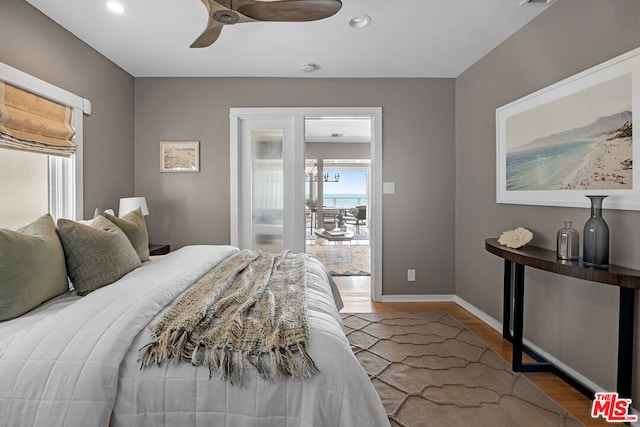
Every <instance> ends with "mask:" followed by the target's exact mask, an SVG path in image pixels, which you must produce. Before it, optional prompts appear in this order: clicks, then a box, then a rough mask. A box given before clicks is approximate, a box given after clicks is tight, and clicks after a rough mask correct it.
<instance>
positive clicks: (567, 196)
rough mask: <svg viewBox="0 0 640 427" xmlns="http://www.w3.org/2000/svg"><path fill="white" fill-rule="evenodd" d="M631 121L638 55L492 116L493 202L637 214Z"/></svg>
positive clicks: (638, 110)
mask: <svg viewBox="0 0 640 427" xmlns="http://www.w3.org/2000/svg"><path fill="white" fill-rule="evenodd" d="M638 114H640V48H638V49H634V50H632V51H630V52H627V53H625V54H623V55H620V56H618V57H616V58H613V59H611V60H609V61H606V62H604V63H602V64H599V65H596V66H594V67H592V68H590V69H588V70H586V71H583V72H581V73H578V74H576V75H574V76H571V77H568V78H566V79H564V80H562V81H560V82H558V83H555V84H553V85H550V86H548V87H546V88H543V89H540V90H538V91H537V92H534V93H532V94H530V95H527V96H525V97H523V98H520V99H518V100H515V101H513V102H511V103H509V104H507V105H504V106H502V107H500V108H498V109H496V202H497V203H513V204H524V205H544V206H569V207H585V208H586V207H589V206H590V202H589V199H588V198H587V197H586V196H587V195H606V196H608V197H607V199H605V205H604V207H605V208H606V209H625V210H640V166H638V164H639V163H638V161H640V160H639V159H640V146H638V144H640V137H636V136H635V135H634V134H633V123H634V122H637V118H638ZM634 166H636V167H635V168H634Z"/></svg>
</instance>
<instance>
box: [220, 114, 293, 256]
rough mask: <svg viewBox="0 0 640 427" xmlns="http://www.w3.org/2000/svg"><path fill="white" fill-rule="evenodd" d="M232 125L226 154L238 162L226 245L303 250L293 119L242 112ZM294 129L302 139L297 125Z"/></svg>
mask: <svg viewBox="0 0 640 427" xmlns="http://www.w3.org/2000/svg"><path fill="white" fill-rule="evenodd" d="M235 124H236V125H237V132H238V135H237V139H236V142H237V143H236V144H235V147H236V150H237V152H236V153H233V152H232V156H231V157H232V158H236V162H237V163H236V164H237V165H238V170H237V178H238V179H237V189H236V194H237V212H235V213H234V212H233V210H234V207H233V206H232V212H231V215H232V224H233V221H234V216H235V218H237V226H236V227H234V226H233V225H232V236H231V237H232V238H231V241H232V244H234V245H236V246H238V247H240V248H253V249H262V250H263V251H267V252H275V253H277V252H280V251H282V250H283V249H290V250H291V251H293V252H304V225H303V224H304V223H303V222H302V221H304V217H303V215H304V211H303V208H304V192H302V194H301V192H300V189H299V188H298V187H299V186H300V184H299V183H300V182H302V183H304V148H303V149H300V144H299V143H298V144H297V143H296V118H295V117H294V116H267V117H254V116H243V117H238V118H237V120H235ZM298 133H299V134H300V135H301V137H302V138H304V132H303V131H302V129H301V130H300V132H298ZM232 146H233V144H232ZM232 151H233V147H232ZM232 161H233V160H232ZM232 170H233V168H232ZM297 177H302V178H297ZM232 192H233V190H232ZM234 228H235V230H234ZM301 230H302V231H301ZM234 233H235V234H236V235H235V236H234Z"/></svg>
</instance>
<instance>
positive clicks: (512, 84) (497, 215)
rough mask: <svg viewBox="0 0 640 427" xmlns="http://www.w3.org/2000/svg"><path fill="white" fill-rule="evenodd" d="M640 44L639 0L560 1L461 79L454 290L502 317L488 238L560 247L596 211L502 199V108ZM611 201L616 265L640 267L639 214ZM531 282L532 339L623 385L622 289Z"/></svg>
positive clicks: (543, 277) (497, 271)
mask: <svg viewBox="0 0 640 427" xmlns="http://www.w3.org/2000/svg"><path fill="white" fill-rule="evenodd" d="M638 46H640V2H638V1H637V0H612V1H601V0H561V1H559V2H557V3H556V4H554V5H553V6H552V7H551V8H549V9H548V10H547V11H545V12H544V13H542V14H541V15H540V16H538V17H537V18H536V19H535V20H534V21H532V22H531V23H530V24H529V25H527V26H526V27H524V28H523V29H522V30H520V31H519V32H517V33H516V34H515V35H514V36H512V37H511V38H509V39H508V40H507V41H506V42H504V43H503V44H502V45H500V46H499V47H498V48H496V49H495V50H493V51H492V52H491V53H489V54H488V55H487V56H485V57H484V58H482V59H481V60H480V61H478V62H477V63H476V64H475V65H473V66H472V67H471V68H470V69H468V70H467V71H466V72H464V73H463V74H462V75H461V76H459V77H458V78H457V79H456V234H455V235H456V239H455V240H456V248H455V252H456V263H455V267H456V288H455V289H456V294H458V295H459V296H460V297H462V298H463V299H465V300H466V301H468V302H470V303H471V304H473V305H475V306H476V307H478V308H480V309H481V310H483V311H485V312H486V313H488V314H490V315H491V316H493V317H494V318H496V319H501V318H502V315H501V308H502V269H503V261H502V259H500V258H498V257H496V256H494V255H491V254H489V253H488V252H486V251H485V250H484V240H485V239H486V238H488V237H497V236H498V235H499V234H500V233H501V232H502V231H504V230H509V229H512V228H514V227H516V226H524V227H526V228H529V229H530V230H532V231H533V232H534V235H535V238H534V241H533V244H535V245H538V246H542V247H546V248H548V249H554V248H555V236H556V231H557V230H558V229H559V228H561V227H562V225H563V220H573V222H574V227H575V228H577V229H579V230H580V232H581V235H582V227H583V225H584V223H585V222H586V220H587V219H588V217H589V210H588V209H573V208H557V207H539V206H519V205H505V204H500V205H499V204H496V202H495V200H496V190H495V183H496V180H495V167H496V160H495V146H496V138H495V110H496V108H498V107H500V106H502V105H505V104H507V103H509V102H511V101H513V100H515V99H518V98H520V97H522V96H525V95H527V94H529V93H532V92H535V91H536V90H538V89H541V88H543V87H546V86H548V85H550V84H552V83H555V82H557V81H559V80H562V79H564V78H566V77H569V76H571V75H573V74H575V73H578V72H580V71H583V70H585V69H587V68H590V67H592V66H594V65H597V64H599V63H601V62H604V61H606V60H609V59H611V58H613V57H615V56H617V55H620V54H622V53H624V52H627V51H629V50H632V49H634V48H637V47H638ZM604 207H605V212H604V217H605V219H606V221H607V222H608V224H609V227H610V230H611V258H610V261H611V262H612V263H614V264H620V265H625V266H628V267H632V268H640V257H638V255H639V254H640V226H639V225H638V224H640V212H633V211H612V210H606V201H605V204H604ZM525 283H526V286H525V302H526V304H525V331H524V332H525V338H527V339H530V340H531V341H533V342H534V343H535V344H537V345H539V346H540V347H542V348H543V349H544V350H546V351H548V352H550V353H551V354H552V355H554V356H555V357H557V358H558V359H560V360H561V361H563V362H564V363H567V364H568V365H569V366H571V367H572V368H574V369H575V370H577V371H578V372H580V373H582V374H583V375H585V376H587V377H588V378H590V379H591V380H592V381H595V382H596V383H597V384H599V385H601V386H603V387H606V388H608V389H609V390H614V387H615V372H616V371H615V369H616V354H617V353H616V345H617V313H618V308H617V307H618V306H617V301H618V290H617V289H616V288H615V287H610V286H606V285H599V284H593V283H590V282H585V281H579V280H573V279H569V278H564V277H561V276H557V275H553V274H548V273H544V272H539V271H536V270H533V269H528V270H527V273H526V278H525ZM636 330H640V329H638V326H636ZM637 336H638V335H637V333H636V337H637ZM635 352H636V353H635V354H636V364H637V361H638V359H639V358H640V352H639V351H638V349H637V348H636V350H635ZM636 368H638V367H636ZM635 378H636V379H637V378H638V370H637V369H636V374H635ZM635 383H636V384H635V389H634V390H635V399H636V400H637V399H638V396H640V394H639V390H638V384H637V383H638V381H637V380H636V381H635Z"/></svg>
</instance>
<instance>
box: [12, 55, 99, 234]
mask: <svg viewBox="0 0 640 427" xmlns="http://www.w3.org/2000/svg"><path fill="white" fill-rule="evenodd" d="M0 81H2V82H6V83H8V84H10V85H13V86H15V87H18V88H21V89H23V90H25V91H29V92H31V93H34V94H36V95H38V96H40V97H44V98H47V99H50V100H53V101H55V102H57V103H60V104H63V105H66V106H69V107H71V109H72V126H73V127H74V128H75V131H76V133H75V137H74V142H75V143H76V144H77V146H78V147H77V149H76V152H75V154H71V155H70V156H69V157H59V156H53V155H48V154H43V153H31V152H26V151H20V150H12V149H7V148H0V201H1V203H0V227H2V228H11V229H15V228H18V227H20V226H22V225H25V224H28V223H29V222H31V221H33V220H34V219H36V218H38V217H39V216H40V215H42V214H44V213H46V212H49V213H50V214H51V216H53V218H54V220H57V219H58V218H61V217H64V218H71V219H79V218H80V217H81V216H82V211H83V206H82V188H83V185H82V130H83V127H82V120H83V113H84V114H90V113H91V103H90V102H89V101H88V100H86V99H83V98H80V97H78V96H76V95H74V94H72V93H70V92H67V91H66V90H63V89H60V88H58V87H56V86H53V85H51V84H49V83H47V82H44V81H42V80H40V79H37V78H35V77H33V76H30V75H29V74H26V73H23V72H22V71H19V70H17V69H15V68H12V67H10V66H8V65H6V64H3V63H0Z"/></svg>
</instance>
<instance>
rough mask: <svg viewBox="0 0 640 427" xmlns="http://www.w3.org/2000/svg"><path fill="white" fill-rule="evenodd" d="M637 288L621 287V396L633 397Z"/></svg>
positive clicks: (619, 349)
mask: <svg viewBox="0 0 640 427" xmlns="http://www.w3.org/2000/svg"><path fill="white" fill-rule="evenodd" d="M634 309H635V289H632V288H623V287H621V288H620V317H619V318H618V382H617V391H618V394H619V395H620V397H624V398H627V399H630V398H631V379H632V377H633V375H632V373H633V322H634V319H633V315H634Z"/></svg>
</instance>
